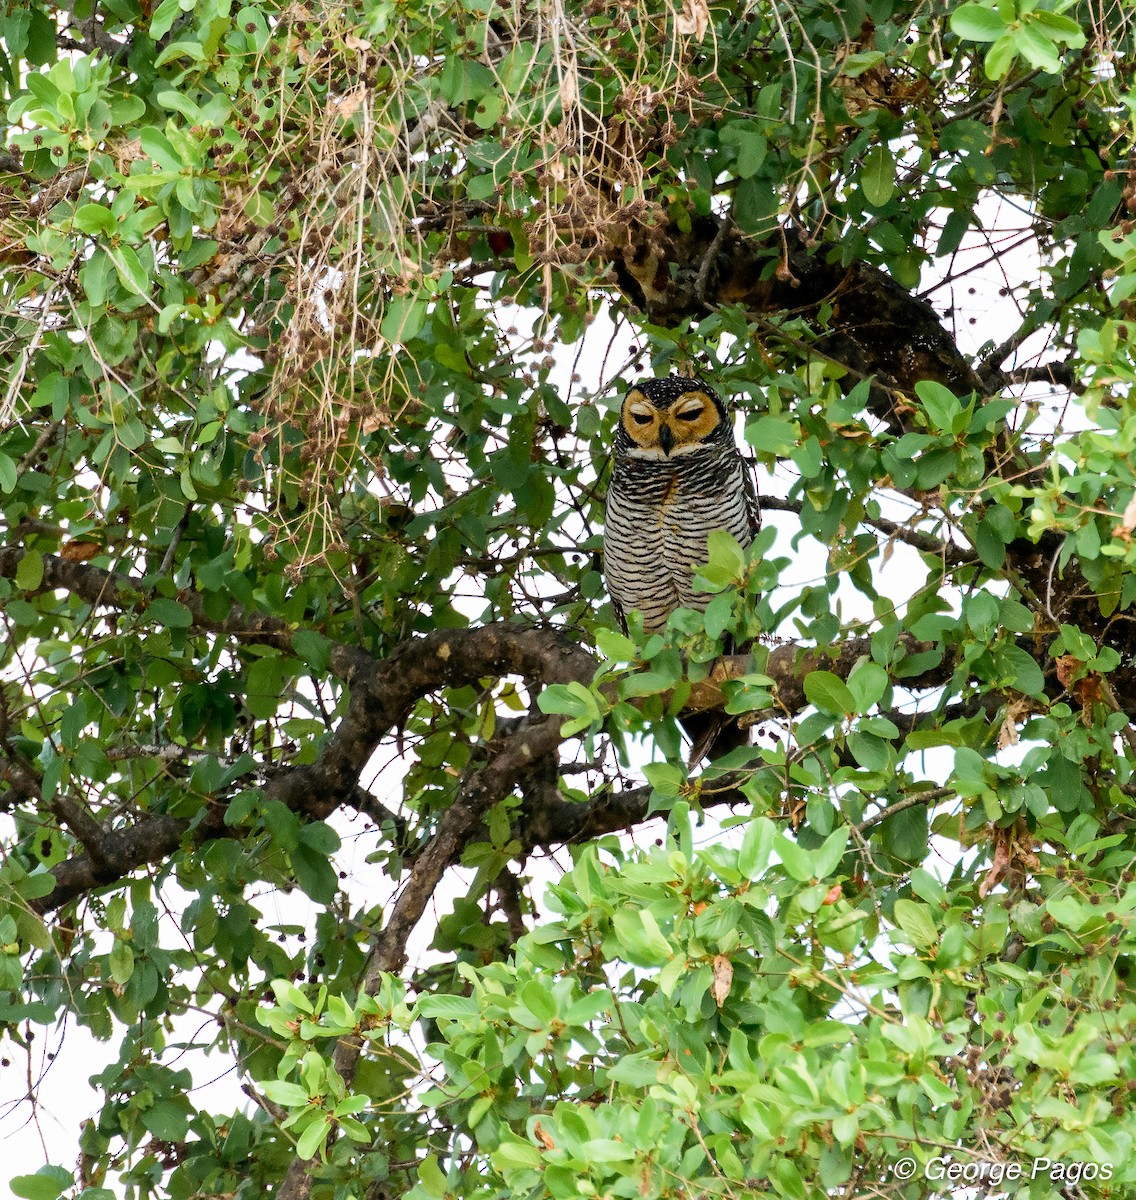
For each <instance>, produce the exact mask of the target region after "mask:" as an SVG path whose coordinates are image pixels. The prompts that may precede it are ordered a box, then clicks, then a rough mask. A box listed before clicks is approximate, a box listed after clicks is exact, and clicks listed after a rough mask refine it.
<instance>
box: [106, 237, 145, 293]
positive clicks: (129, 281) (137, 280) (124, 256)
mask: <svg viewBox="0 0 1136 1200" xmlns="http://www.w3.org/2000/svg"><path fill="white" fill-rule="evenodd" d="M108 253H109V254H110V258H111V262H113V263H114V269H115V271H116V272H117V273H118V277H119V279H120V280H121V281H122V286H123V287H124V288H126V290H127V291H128V292H133V293H134V294H135V295H136V296H148V295H149V294H150V292H151V290H152V288H153V284H152V282H151V280H150V276H149V275H148V274H147V273H146V270H145V268H144V267H143V266H142V263H141V261H140V260H139V258H138V255H137V254H136V253H135V251H134V250H133V249H132V248H131V247H130V246H122V245H120V246H118V247H117V248H116V249H114V250H113V251H108Z"/></svg>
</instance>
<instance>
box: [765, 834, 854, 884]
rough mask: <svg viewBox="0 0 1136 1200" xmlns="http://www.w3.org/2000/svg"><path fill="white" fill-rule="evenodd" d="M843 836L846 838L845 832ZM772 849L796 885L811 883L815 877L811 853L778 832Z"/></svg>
mask: <svg viewBox="0 0 1136 1200" xmlns="http://www.w3.org/2000/svg"><path fill="white" fill-rule="evenodd" d="M844 832H845V836H847V831H844ZM773 846H774V849H775V850H776V851H777V857H778V858H779V859H780V860H781V862H782V863H783V864H784V866H785V870H786V871H788V872H789V875H790V877H791V878H793V879H795V880H797V882H798V883H811V882H812V881H813V879H814V878H815V876H814V875H813V856H812V853H811V851H808V850H806V849H805V848H804V847H803V846H801V845H799V844H798V843H797V842H794V841H793V840H792V839H790V838H787V837H786V836H785V835H784V834H783V833H781V832H778V833H777V834H776V835H775V837H774V839H773Z"/></svg>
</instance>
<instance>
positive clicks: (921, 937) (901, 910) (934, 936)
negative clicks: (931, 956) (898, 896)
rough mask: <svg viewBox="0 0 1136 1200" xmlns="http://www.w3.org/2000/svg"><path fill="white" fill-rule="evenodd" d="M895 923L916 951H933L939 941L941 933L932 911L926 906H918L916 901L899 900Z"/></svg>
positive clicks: (896, 904) (896, 907)
mask: <svg viewBox="0 0 1136 1200" xmlns="http://www.w3.org/2000/svg"><path fill="white" fill-rule="evenodd" d="M895 921H896V924H897V925H898V926H899V927H900V929H901V930H903V933H904V935H905V936H906V937H907V939H908V941H910V943H911V944H912V945H913V946H915V947H916V949H919V950H928V949H931V948H932V947H933V946H935V945H936V944H937V943H938V941H939V931H938V929H937V928H936V927H935V921H934V919H933V918H932V916H931V910H930V909H929V908H928V907H927V905H925V904H917V903H916V902H915V901H914V900H897V901H896V902H895Z"/></svg>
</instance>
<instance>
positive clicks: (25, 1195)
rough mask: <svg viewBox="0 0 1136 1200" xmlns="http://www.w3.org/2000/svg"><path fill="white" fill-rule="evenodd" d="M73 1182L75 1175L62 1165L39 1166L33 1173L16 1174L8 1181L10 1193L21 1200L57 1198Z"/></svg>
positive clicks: (54, 1199)
mask: <svg viewBox="0 0 1136 1200" xmlns="http://www.w3.org/2000/svg"><path fill="white" fill-rule="evenodd" d="M74 1183H75V1176H74V1175H72V1174H71V1172H70V1171H68V1170H65V1169H64V1168H63V1167H56V1166H47V1167H40V1169H39V1170H38V1171H37V1172H36V1173H35V1174H34V1175H17V1176H16V1177H15V1179H13V1180H12V1181H11V1183H10V1187H11V1189H12V1194H13V1195H14V1196H19V1197H20V1198H21V1200H59V1197H60V1196H62V1195H63V1193H64V1192H65V1191H66V1190H67V1189H68V1188H69V1187H71V1186H73V1185H74Z"/></svg>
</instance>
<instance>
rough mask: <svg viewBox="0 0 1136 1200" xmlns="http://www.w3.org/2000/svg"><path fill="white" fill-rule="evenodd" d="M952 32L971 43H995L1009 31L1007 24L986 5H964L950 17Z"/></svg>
mask: <svg viewBox="0 0 1136 1200" xmlns="http://www.w3.org/2000/svg"><path fill="white" fill-rule="evenodd" d="M950 23H951V32H952V33H954V34H955V35H956V37H960V38H965V39H966V40H967V41H971V42H993V41H995V40H997V39H998V38H1000V37H1001V36H1002V35H1003V34H1004V33H1005V32H1006V29H1007V25H1006V22H1005V21H1003V20H1002V17H1001V16H1000V15H999V13H997V12H995V10H994V9H993V8H987V7H986V6H985V5H984V4H963V5H960V6H959V7H958V8H956V9H955V10H954V11H953V12H952V13H951V17H950Z"/></svg>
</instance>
